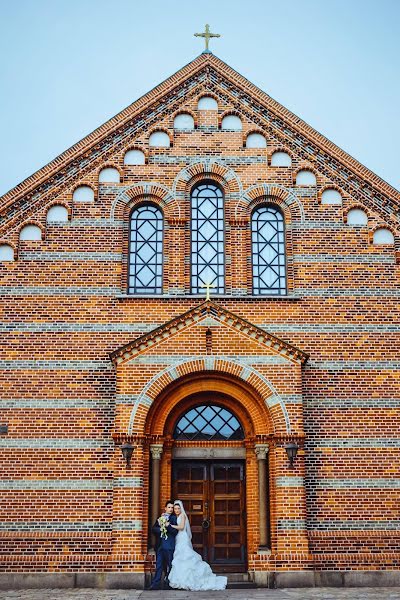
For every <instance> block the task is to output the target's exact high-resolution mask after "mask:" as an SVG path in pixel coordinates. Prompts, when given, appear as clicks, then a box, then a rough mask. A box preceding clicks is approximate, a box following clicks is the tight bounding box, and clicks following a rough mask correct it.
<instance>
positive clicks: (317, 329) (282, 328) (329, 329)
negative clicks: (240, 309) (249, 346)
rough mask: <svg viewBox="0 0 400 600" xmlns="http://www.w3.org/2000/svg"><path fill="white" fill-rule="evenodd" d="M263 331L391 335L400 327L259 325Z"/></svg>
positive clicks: (392, 325)
mask: <svg viewBox="0 0 400 600" xmlns="http://www.w3.org/2000/svg"><path fill="white" fill-rule="evenodd" d="M259 327H261V328H262V329H265V330H266V331H270V332H285V333H292V332H300V333H365V332H371V333H390V332H398V331H400V325H396V324H392V323H391V324H387V325H377V324H371V325H368V324H364V323H362V324H359V325H358V324H340V325H336V324H334V323H332V324H327V323H324V324H322V325H313V324H312V323H288V324H283V325H282V324H275V323H263V324H262V325H259Z"/></svg>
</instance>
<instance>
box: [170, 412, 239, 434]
mask: <svg viewBox="0 0 400 600" xmlns="http://www.w3.org/2000/svg"><path fill="white" fill-rule="evenodd" d="M174 439H175V440H190V441H200V440H203V441H206V440H243V439H244V432H243V427H242V426H241V424H240V423H239V421H238V420H237V418H236V417H235V416H234V415H233V414H232V413H231V412H230V411H229V410H227V409H226V408H224V407H222V406H216V405H214V404H202V405H201V406H196V407H195V408H191V409H190V410H189V411H188V412H187V413H185V414H184V415H183V416H181V417H180V419H179V421H178V423H177V424H176V426H175V430H174Z"/></svg>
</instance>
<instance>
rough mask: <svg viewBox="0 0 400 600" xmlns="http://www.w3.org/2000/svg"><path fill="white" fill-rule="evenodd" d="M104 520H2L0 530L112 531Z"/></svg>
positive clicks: (109, 523)
mask: <svg viewBox="0 0 400 600" xmlns="http://www.w3.org/2000/svg"><path fill="white" fill-rule="evenodd" d="M111 530H112V524H111V522H102V521H0V531H37V532H40V531H43V532H45V531H60V532H63V531H111Z"/></svg>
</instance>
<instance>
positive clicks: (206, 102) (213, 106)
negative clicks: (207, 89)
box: [197, 96, 218, 110]
mask: <svg viewBox="0 0 400 600" xmlns="http://www.w3.org/2000/svg"><path fill="white" fill-rule="evenodd" d="M197 108H198V109H199V110H218V103H217V101H216V100H215V99H214V98H212V97H211V96H202V97H201V98H200V100H199V103H198V104H197Z"/></svg>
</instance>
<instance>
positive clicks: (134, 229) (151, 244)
mask: <svg viewBox="0 0 400 600" xmlns="http://www.w3.org/2000/svg"><path fill="white" fill-rule="evenodd" d="M162 244H163V218H162V214H161V211H160V210H159V209H158V208H157V207H156V206H153V205H151V204H147V205H145V206H140V207H139V208H137V209H136V210H134V211H133V212H132V215H131V229H130V246H129V286H128V289H129V293H130V294H161V293H162Z"/></svg>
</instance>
